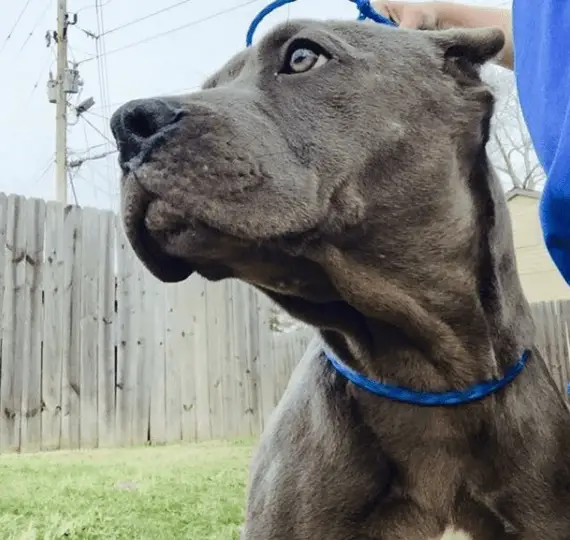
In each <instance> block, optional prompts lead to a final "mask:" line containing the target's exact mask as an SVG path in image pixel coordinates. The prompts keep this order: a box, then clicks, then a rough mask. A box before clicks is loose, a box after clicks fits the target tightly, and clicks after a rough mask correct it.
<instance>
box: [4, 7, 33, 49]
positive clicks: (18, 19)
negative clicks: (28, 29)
mask: <svg viewBox="0 0 570 540" xmlns="http://www.w3.org/2000/svg"><path fill="white" fill-rule="evenodd" d="M30 2H31V0H26V3H25V4H24V7H23V8H22V9H21V11H20V13H19V15H18V17H17V18H16V22H15V23H14V24H13V25H12V28H11V30H10V31H9V32H8V35H7V36H6V38H5V39H4V42H3V43H2V46H1V47H0V54H2V51H3V50H4V49H5V48H6V45H7V44H8V42H9V41H10V38H11V37H12V34H13V33H14V30H16V28H17V27H18V24H20V21H21V20H22V17H23V16H24V13H25V12H26V10H27V9H28V6H29V5H30Z"/></svg>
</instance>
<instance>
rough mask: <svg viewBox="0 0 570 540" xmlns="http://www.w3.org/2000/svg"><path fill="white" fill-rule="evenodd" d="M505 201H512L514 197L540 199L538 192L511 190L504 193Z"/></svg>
mask: <svg viewBox="0 0 570 540" xmlns="http://www.w3.org/2000/svg"><path fill="white" fill-rule="evenodd" d="M505 197H506V198H507V201H510V200H512V199H514V198H515V197H528V198H529V199H540V191H535V190H531V189H520V188H513V189H510V190H509V191H507V192H506V193H505Z"/></svg>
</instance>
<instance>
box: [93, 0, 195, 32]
mask: <svg viewBox="0 0 570 540" xmlns="http://www.w3.org/2000/svg"><path fill="white" fill-rule="evenodd" d="M192 1H193V0H182V1H181V2H178V3H176V4H172V5H171V6H167V7H165V8H162V9H159V10H158V11H155V12H153V13H149V14H148V15H144V16H142V17H139V18H138V19H133V20H132V21H129V22H126V23H124V24H120V25H119V26H115V27H114V28H111V29H110V30H107V31H106V32H103V33H102V34H99V35H98V36H97V37H98V38H99V37H103V36H107V35H109V34H112V33H113V32H117V31H118V30H122V29H123V28H127V27H129V26H132V25H133V24H137V23H140V22H142V21H146V20H147V19H151V18H152V17H156V16H157V15H160V14H161V13H166V12H167V11H170V10H171V9H174V8H177V7H179V6H182V5H183V4H187V3H188V2H192Z"/></svg>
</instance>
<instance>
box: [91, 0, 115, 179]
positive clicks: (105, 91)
mask: <svg viewBox="0 0 570 540" xmlns="http://www.w3.org/2000/svg"><path fill="white" fill-rule="evenodd" d="M95 1H96V6H98V7H96V10H97V33H98V34H99V36H100V37H99V38H97V39H96V41H95V52H96V55H97V57H98V60H97V64H98V68H97V71H98V77H99V88H100V93H101V104H102V105H103V113H104V114H107V115H108V114H109V103H110V101H111V98H110V88H109V79H108V67H107V58H106V56H107V50H106V45H105V39H104V36H105V20H104V13H103V8H102V6H101V0H95ZM103 132H104V138H105V140H108V141H110V139H111V137H110V135H111V133H110V127H109V123H108V122H105V127H104V129H103ZM113 147H114V145H113ZM105 163H106V166H107V178H108V180H107V182H108V183H109V186H108V187H110V185H111V178H114V177H116V176H117V164H116V163H115V162H114V161H113V164H112V167H111V166H110V164H109V160H106V161H105Z"/></svg>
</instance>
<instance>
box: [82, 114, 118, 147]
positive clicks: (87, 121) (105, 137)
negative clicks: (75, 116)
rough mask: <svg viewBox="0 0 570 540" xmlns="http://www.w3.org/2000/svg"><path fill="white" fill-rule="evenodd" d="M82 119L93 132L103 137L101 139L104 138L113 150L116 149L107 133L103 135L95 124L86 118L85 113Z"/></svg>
mask: <svg viewBox="0 0 570 540" xmlns="http://www.w3.org/2000/svg"><path fill="white" fill-rule="evenodd" d="M81 118H82V119H83V121H84V122H85V123H86V124H87V125H88V126H89V127H91V129H92V130H93V131H95V132H96V133H98V134H99V135H101V137H103V138H104V139H105V140H106V141H107V142H108V143H109V144H110V145H111V146H112V147H113V148H116V144H115V143H114V142H113V141H112V140H111V139H110V138H109V137H108V136H107V135H105V133H103V132H102V131H101V130H100V129H99V128H98V127H97V126H96V125H95V124H93V123H92V122H90V121H89V120H87V118H85V113H83V114H82V115H81Z"/></svg>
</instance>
